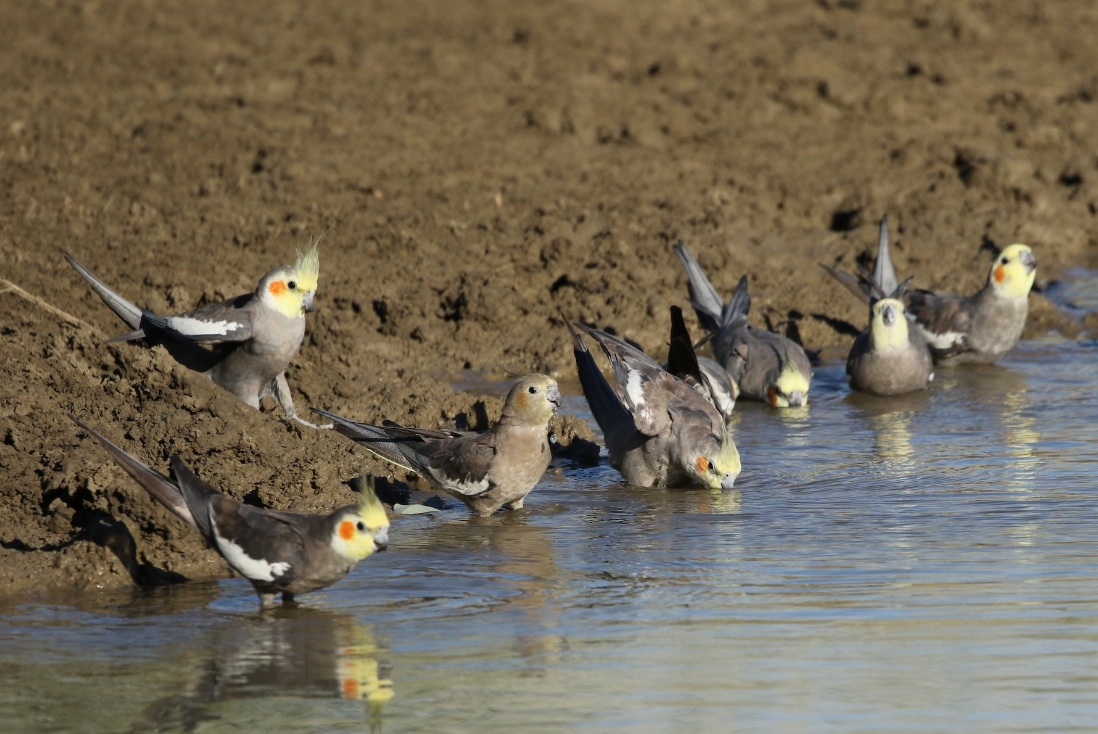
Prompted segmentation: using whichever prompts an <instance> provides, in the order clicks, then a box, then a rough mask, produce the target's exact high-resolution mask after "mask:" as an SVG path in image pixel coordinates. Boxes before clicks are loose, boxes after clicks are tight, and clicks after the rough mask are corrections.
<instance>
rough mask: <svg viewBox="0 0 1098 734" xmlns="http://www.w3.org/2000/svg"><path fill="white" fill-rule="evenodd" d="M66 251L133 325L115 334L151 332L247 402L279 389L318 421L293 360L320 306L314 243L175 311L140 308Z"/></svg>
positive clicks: (284, 399)
mask: <svg viewBox="0 0 1098 734" xmlns="http://www.w3.org/2000/svg"><path fill="white" fill-rule="evenodd" d="M65 259H66V260H67V261H68V262H69V264H70V265H72V266H73V268H75V269H76V272H78V273H80V275H82V276H83V277H84V279H85V280H86V281H88V285H90V286H91V288H92V290H93V291H95V292H96V294H97V295H98V296H99V297H100V298H102V299H103V302H104V303H106V304H107V305H108V306H110V308H111V310H112V311H114V312H115V313H116V314H118V316H119V318H121V319H122V320H123V321H125V322H126V324H128V325H129V327H130V328H131V329H133V330H134V331H131V332H129V333H127V334H121V335H119V336H116V337H113V338H111V339H109V340H108V341H112V342H115V341H132V340H134V339H141V338H146V339H148V340H149V342H150V343H152V344H162V345H163V346H164V347H165V348H166V349H167V350H168V353H169V354H170V355H171V356H172V357H173V358H174V359H175V360H176V361H177V362H179V363H180V364H181V365H183V366H184V367H187V368H189V369H192V370H195V371H196V372H201V373H202V374H204V375H206V376H207V377H209V378H210V379H211V380H213V381H214V382H216V383H217V384H218V385H220V386H221V387H223V388H225V389H226V390H228V391H229V392H231V393H232V394H233V395H235V396H236V397H238V398H240V400H242V401H243V402H245V403H247V404H248V405H250V406H252V407H253V408H258V407H259V401H260V400H261V399H262V398H264V397H265V396H267V395H273V396H274V398H275V399H276V400H277V401H278V404H279V405H280V406H281V407H282V410H283V411H285V413H286V417H287V418H289V419H290V420H293V421H297V422H298V423H301V424H303V425H306V426H309V427H311V428H331V426H317V425H314V424H312V423H310V422H309V421H307V420H304V419H303V418H301V417H299V416H298V414H297V410H296V409H295V408H294V400H293V396H292V395H291V394H290V386H289V384H288V383H287V382H286V368H287V367H288V366H289V365H290V361H291V360H292V359H293V358H294V357H295V356H296V355H297V350H298V348H299V347H300V346H301V342H302V340H303V339H304V338H305V314H306V313H307V312H309V311H315V310H316V307H315V305H314V303H313V298H314V296H315V294H316V287H317V279H318V277H319V273H320V257H319V254H318V252H317V245H316V244H314V245H313V246H312V247H310V248H309V249H308V250H306V251H305V252H299V253H298V257H297V262H295V263H294V264H293V265H283V266H280V267H277V268H275V269H273V270H271V271H270V272H269V273H267V274H266V275H265V276H263V279H262V280H260V281H259V285H258V286H256V289H255V292H254V293H246V294H244V295H241V296H237V297H236V298H230V299H229V300H227V301H222V302H221V303H216V304H213V305H210V306H204V307H202V308H197V309H195V310H193V311H187V312H186V313H181V314H178V315H176V316H158V315H157V314H155V313H153V312H152V311H148V310H146V309H143V308H138V307H137V306H136V305H134V304H133V303H131V302H130V301H127V300H126V299H125V298H123V297H122V296H120V295H119V294H118V293H116V292H115V291H113V290H111V289H110V288H108V287H107V286H106V285H105V284H104V283H103V281H101V280H99V278H97V277H96V276H95V275H93V274H92V273H91V271H89V270H88V269H87V268H85V267H84V266H83V265H81V264H80V263H79V262H77V260H76V258H74V257H73V256H72V255H69V254H67V253H66V254H65Z"/></svg>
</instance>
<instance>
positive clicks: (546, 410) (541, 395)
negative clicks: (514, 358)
mask: <svg viewBox="0 0 1098 734" xmlns="http://www.w3.org/2000/svg"><path fill="white" fill-rule="evenodd" d="M559 407H560V388H558V387H557V381H556V380H554V379H553V378H552V377H548V376H546V375H527V376H526V377H523V378H522V379H521V380H519V381H518V382H516V383H515V384H514V386H513V387H512V388H511V392H509V393H507V400H506V401H504V404H503V414H502V415H501V416H500V419H499V420H500V422H501V423H503V422H505V421H506V422H510V423H517V424H522V425H531V426H538V425H548V423H549V419H550V418H552V417H553V416H554V415H555V414H556V412H557V409H558V408H559Z"/></svg>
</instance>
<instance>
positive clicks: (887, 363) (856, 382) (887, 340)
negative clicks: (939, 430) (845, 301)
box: [824, 215, 934, 395]
mask: <svg viewBox="0 0 1098 734" xmlns="http://www.w3.org/2000/svg"><path fill="white" fill-rule="evenodd" d="M824 269H825V270H827V272H828V273H830V274H831V275H832V276H833V277H834V278H836V279H837V280H838V281H839V282H841V283H843V284H844V285H846V286H847V287H848V288H850V287H851V286H852V284H858V288H856V289H855V291H856V292H857V293H859V294H861V293H863V291H862V290H861V288H862V287H865V288H867V289H868V291H869V327H868V328H867V329H866V330H865V331H863V332H862V333H861V334H859V335H858V338H857V339H855V340H854V344H853V346H851V348H850V355H849V356H848V357H847V360H846V375H847V379H848V380H849V381H850V387H851V388H853V389H855V390H861V391H862V392H867V393H872V394H874V395H902V394H903V393H908V392H913V391H915V390H922V389H923V388H925V387H926V386H927V385H929V384H930V381H931V380H933V379H934V361H933V360H932V359H931V356H930V350H929V349H928V348H927V345H926V340H925V339H923V334H922V331H920V330H919V329H918V328H917V327H916V326H915V324H914V319H913V318H912V317H911V316H909V315H908V314H907V312H906V311H905V309H904V303H903V301H902V300H901V299H902V298H903V294H904V289H905V288H907V284H908V283H909V282H910V280H911V279H910V278H908V280H905V281H904V282H903V283H897V282H896V271H895V270H894V269H893V267H892V258H891V257H890V255H889V252H888V215H885V216H883V217H881V227H880V232H879V235H878V238H877V263H876V265H874V267H873V272H872V273H869V272H866V271H865V270H864V268H863V270H862V274H861V280H860V281H859V280H858V279H857V278H855V277H854V276H852V275H849V274H847V273H843V272H840V271H838V270H836V269H835V268H832V267H828V266H827V265H824Z"/></svg>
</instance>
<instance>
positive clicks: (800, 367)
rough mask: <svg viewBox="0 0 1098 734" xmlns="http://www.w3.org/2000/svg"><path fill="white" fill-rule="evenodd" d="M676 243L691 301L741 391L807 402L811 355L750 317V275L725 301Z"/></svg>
mask: <svg viewBox="0 0 1098 734" xmlns="http://www.w3.org/2000/svg"><path fill="white" fill-rule="evenodd" d="M674 249H675V254H676V255H678V257H679V260H680V261H681V262H682V265H683V268H684V269H685V270H686V276H687V281H688V287H689V289H690V303H691V305H692V306H693V307H694V312H695V313H696V314H697V315H698V321H699V323H701V325H702V328H703V329H705V330H706V332H707V333H708V335H709V341H710V343H711V344H712V348H713V356H714V357H716V359H717V362H718V363H720V364H721V365H722V366H723V367H724V368H725V370H727V372H728V374H729V375H731V377H732V380H733V381H734V382H735V383H736V385H737V386H738V387H739V390H740V395H741V396H743V397H745V398H749V399H751V400H761V401H763V402H766V403H769V404H770V405H772V406H774V407H796V406H801V405H806V404H807V403H808V390H809V387H810V386H811V383H812V364H811V363H810V362H809V360H808V355H806V354H805V352H804V348H803V347H801V345H800V344H797V343H796V342H795V341H793V340H792V339H789V338H787V337H784V336H782V335H781V334H775V333H774V332H772V331H767V330H765V329H756V328H755V327H753V326H751V324H750V323H748V319H747V316H748V313H749V311H750V310H751V297H750V295H748V293H747V276H746V275H745V276H743V277H741V278H740V281H739V284H738V285H737V286H736V290H735V292H734V293H733V294H732V298H731V299H729V301H728V303H727V304H725V303H723V302H722V301H721V298H720V296H719V295H718V294H717V289H716V288H714V287H713V284H712V283H710V282H709V278H707V277H706V275H705V272H704V271H703V270H702V269H701V266H700V265H699V264H698V261H697V260H695V259H694V256H693V255H692V254H691V253H690V250H688V249H687V248H686V245H684V244H683V243H682V242H679V243H678V244H677V245H675V248H674Z"/></svg>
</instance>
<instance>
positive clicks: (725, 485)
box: [721, 472, 740, 489]
mask: <svg viewBox="0 0 1098 734" xmlns="http://www.w3.org/2000/svg"><path fill="white" fill-rule="evenodd" d="M739 475H740V474H739V472H736V473H735V474H725V475H724V476H723V477H722V478H721V489H732V487H733V486H734V485H735V484H736V477H738V476H739Z"/></svg>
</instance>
